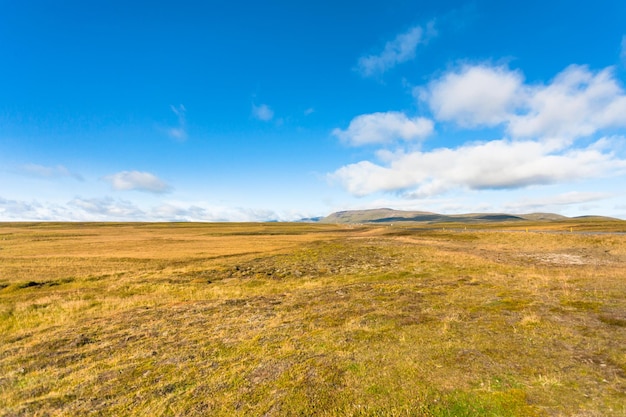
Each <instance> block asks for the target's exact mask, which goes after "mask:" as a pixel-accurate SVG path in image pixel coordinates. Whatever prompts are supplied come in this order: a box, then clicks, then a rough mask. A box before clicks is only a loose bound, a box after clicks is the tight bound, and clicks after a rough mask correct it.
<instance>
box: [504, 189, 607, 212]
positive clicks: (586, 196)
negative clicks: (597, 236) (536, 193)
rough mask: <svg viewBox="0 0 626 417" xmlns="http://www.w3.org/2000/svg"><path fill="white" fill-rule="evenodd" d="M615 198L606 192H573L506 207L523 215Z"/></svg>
mask: <svg viewBox="0 0 626 417" xmlns="http://www.w3.org/2000/svg"><path fill="white" fill-rule="evenodd" d="M610 197H613V194H609V193H604V192H589V191H571V192H567V193H561V194H557V195H554V196H548V197H539V198H523V199H520V200H518V201H516V202H513V203H509V204H507V206H506V209H507V210H508V211H512V212H516V213H522V212H532V211H537V210H551V209H553V207H554V206H565V205H572V204H582V203H589V202H592V201H600V200H605V199H607V198H610Z"/></svg>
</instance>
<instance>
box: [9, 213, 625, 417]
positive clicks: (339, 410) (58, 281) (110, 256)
mask: <svg viewBox="0 0 626 417" xmlns="http://www.w3.org/2000/svg"><path fill="white" fill-rule="evenodd" d="M624 232H626V222H623V221H614V222H613V221H600V220H597V219H596V220H594V219H586V220H585V219H578V220H568V221H558V222H543V223H532V222H516V223H510V224H508V223H498V224H471V225H465V224H460V223H459V224H440V225H432V224H429V225H419V224H403V225H401V226H397V225H393V226H390V225H375V226H367V225H365V226H359V225H332V224H314V223H310V224H307V223H292V224H289V223H259V224H236V223H221V224H220V223H214V224H198V223H159V224H147V223H145V224H142V223H119V224H116V223H102V224H97V223H4V224H0V415H2V416H57V415H59V416H76V415H101V416H121V415H139V416H142V415H144V416H169V415H172V416H174V415H177V416H178V415H181V416H182V415H191V416H205V415H211V416H309V415H315V416H544V415H545V416H626V234H624Z"/></svg>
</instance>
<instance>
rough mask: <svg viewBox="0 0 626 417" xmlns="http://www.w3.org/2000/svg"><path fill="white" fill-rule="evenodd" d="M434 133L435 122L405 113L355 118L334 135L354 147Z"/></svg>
mask: <svg viewBox="0 0 626 417" xmlns="http://www.w3.org/2000/svg"><path fill="white" fill-rule="evenodd" d="M432 132H433V122H432V121H431V120H429V119H426V118H423V117H414V118H408V117H407V116H406V115H405V114H404V113H400V112H386V113H371V114H363V115H360V116H357V117H355V118H354V119H352V121H351V122H350V125H349V126H348V128H347V129H346V130H341V129H334V130H333V132H332V133H333V135H335V136H337V137H338V138H339V139H341V140H342V141H344V142H345V143H347V144H349V145H353V146H360V145H370V144H385V143H391V142H394V141H396V140H398V139H402V140H406V141H410V140H416V139H421V138H424V137H426V136H428V135H430V134H431V133H432Z"/></svg>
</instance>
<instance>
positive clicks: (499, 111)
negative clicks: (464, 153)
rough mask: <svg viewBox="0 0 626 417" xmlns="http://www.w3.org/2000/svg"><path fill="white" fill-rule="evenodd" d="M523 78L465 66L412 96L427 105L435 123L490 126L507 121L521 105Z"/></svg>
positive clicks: (503, 71) (505, 71)
mask: <svg viewBox="0 0 626 417" xmlns="http://www.w3.org/2000/svg"><path fill="white" fill-rule="evenodd" d="M522 84H523V77H522V75H521V74H520V73H518V72H516V71H510V70H508V69H507V68H505V67H493V66H488V65H476V66H469V65H465V66H463V67H461V68H460V69H459V70H457V71H451V72H449V73H447V74H445V75H444V76H442V77H441V78H439V79H437V80H434V81H432V82H431V83H430V84H429V85H428V86H427V87H426V88H420V87H418V88H416V89H415V94H416V95H417V96H418V97H419V98H420V99H421V100H422V101H425V102H427V103H428V105H429V106H430V109H431V110H432V112H433V115H434V116H435V118H436V119H437V120H442V121H453V122H455V123H457V124H459V125H460V126H463V127H473V126H478V125H487V126H493V125H496V124H499V123H502V122H504V121H506V120H508V119H509V118H510V115H511V112H512V111H513V109H514V108H515V107H516V105H518V104H521V101H520V99H521V97H523V96H524V94H523V90H522Z"/></svg>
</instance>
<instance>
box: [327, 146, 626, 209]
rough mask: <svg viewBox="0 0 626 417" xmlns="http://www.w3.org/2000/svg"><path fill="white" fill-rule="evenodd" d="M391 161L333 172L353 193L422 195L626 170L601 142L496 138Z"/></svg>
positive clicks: (402, 155)
mask: <svg viewBox="0 0 626 417" xmlns="http://www.w3.org/2000/svg"><path fill="white" fill-rule="evenodd" d="M386 159H387V163H386V164H384V165H383V164H375V163H372V162H370V161H362V162H359V163H356V164H350V165H347V166H344V167H342V168H340V169H338V170H337V171H335V172H334V173H332V174H331V175H330V179H331V180H334V181H338V182H339V183H340V184H342V185H343V186H344V187H345V188H346V189H347V190H348V191H349V192H350V193H352V194H354V195H356V196H364V195H368V194H372V193H376V192H380V191H387V192H388V191H395V192H398V191H399V192H402V193H403V194H404V195H405V196H406V197H410V198H422V197H427V196H432V195H437V194H441V193H444V192H446V191H448V190H450V189H453V188H465V189H474V190H477V189H512V188H520V187H526V186H530V185H538V184H553V183H557V182H563V181H572V180H576V179H582V178H590V177H601V176H604V175H615V174H617V173H618V172H621V173H625V172H626V160H622V159H619V158H617V157H616V156H615V155H613V154H612V153H611V152H603V151H602V147H600V146H595V144H593V145H591V146H589V147H586V148H580V149H555V148H554V144H550V143H542V142H536V141H510V140H494V141H490V142H485V143H476V144H468V145H464V146H461V147H458V148H456V149H450V148H441V149H435V150H433V151H429V152H410V153H403V152H398V153H396V154H387V155H386Z"/></svg>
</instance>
